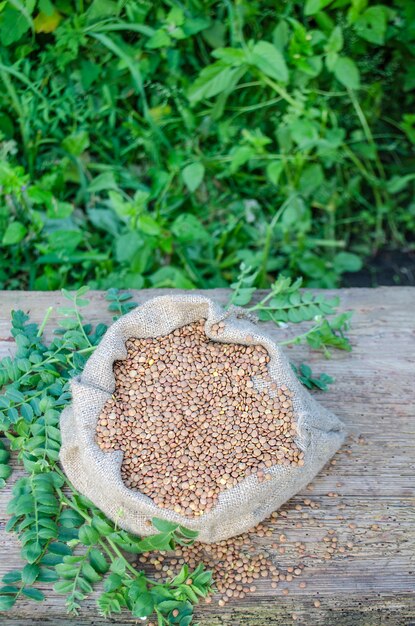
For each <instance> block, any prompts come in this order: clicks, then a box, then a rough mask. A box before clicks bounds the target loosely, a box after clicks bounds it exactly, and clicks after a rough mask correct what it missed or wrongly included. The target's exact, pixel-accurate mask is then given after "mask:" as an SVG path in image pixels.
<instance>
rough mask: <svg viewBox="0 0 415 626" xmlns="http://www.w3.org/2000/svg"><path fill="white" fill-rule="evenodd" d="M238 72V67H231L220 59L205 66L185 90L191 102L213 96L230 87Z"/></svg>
mask: <svg viewBox="0 0 415 626" xmlns="http://www.w3.org/2000/svg"><path fill="white" fill-rule="evenodd" d="M239 74H240V68H238V67H236V68H231V67H229V66H228V65H225V64H224V63H222V62H221V61H218V62H217V63H213V64H212V65H208V66H207V67H205V68H204V69H203V70H202V71H201V72H200V74H199V76H198V78H196V80H195V81H194V82H193V84H192V86H191V87H190V89H189V90H188V92H187V96H188V98H189V100H190V102H191V103H192V104H195V103H196V102H199V101H200V100H203V99H205V98H213V97H214V96H217V95H218V94H220V93H222V92H224V91H226V90H228V89H230V88H231V87H232V85H233V80H234V78H235V77H236V76H238V75H239Z"/></svg>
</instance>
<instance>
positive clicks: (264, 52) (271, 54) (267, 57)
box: [250, 41, 288, 83]
mask: <svg viewBox="0 0 415 626" xmlns="http://www.w3.org/2000/svg"><path fill="white" fill-rule="evenodd" d="M250 61H251V63H252V65H255V67H257V68H258V69H259V70H261V72H264V74H266V75H267V76H270V77H271V78H274V79H275V80H278V81H279V82H282V83H287V82H288V69H287V65H286V63H285V60H284V57H283V56H282V54H281V52H280V51H279V50H277V48H276V47H275V46H274V45H273V44H272V43H269V42H268V41H258V42H257V43H256V44H255V46H254V47H253V50H252V54H251V56H250Z"/></svg>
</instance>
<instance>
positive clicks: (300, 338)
mask: <svg viewBox="0 0 415 626" xmlns="http://www.w3.org/2000/svg"><path fill="white" fill-rule="evenodd" d="M319 328H320V323H319V324H316V325H315V326H313V327H312V328H310V330H307V331H306V332H305V333H302V334H301V335H297V336H296V337H293V338H292V339H287V340H286V341H280V342H279V343H278V345H279V346H289V345H291V344H294V343H301V342H302V341H303V339H305V338H306V337H307V336H308V335H310V334H311V333H312V332H314V331H315V330H318V329H319Z"/></svg>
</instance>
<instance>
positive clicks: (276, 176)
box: [266, 161, 284, 186]
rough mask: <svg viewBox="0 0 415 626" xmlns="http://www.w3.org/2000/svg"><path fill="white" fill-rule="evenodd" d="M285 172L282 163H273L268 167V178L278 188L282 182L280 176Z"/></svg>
mask: <svg viewBox="0 0 415 626" xmlns="http://www.w3.org/2000/svg"><path fill="white" fill-rule="evenodd" d="M283 171H284V164H283V162H282V161H271V162H270V163H268V165H267V170H266V172H267V178H268V180H269V181H270V183H272V184H273V185H275V186H277V185H278V183H279V180H280V176H281V174H282V172H283Z"/></svg>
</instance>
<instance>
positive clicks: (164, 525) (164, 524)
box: [151, 517, 179, 533]
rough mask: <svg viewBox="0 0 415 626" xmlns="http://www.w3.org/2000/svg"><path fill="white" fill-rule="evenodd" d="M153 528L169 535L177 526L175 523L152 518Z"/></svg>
mask: <svg viewBox="0 0 415 626" xmlns="http://www.w3.org/2000/svg"><path fill="white" fill-rule="evenodd" d="M151 522H152V524H153V526H154V528H156V529H157V530H158V531H160V532H161V533H170V532H173V531H174V530H176V529H177V528H178V526H179V524H177V523H176V522H168V521H167V520H164V519H159V518H158V517H153V519H152V520H151Z"/></svg>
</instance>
